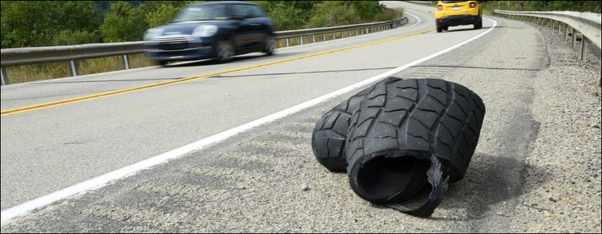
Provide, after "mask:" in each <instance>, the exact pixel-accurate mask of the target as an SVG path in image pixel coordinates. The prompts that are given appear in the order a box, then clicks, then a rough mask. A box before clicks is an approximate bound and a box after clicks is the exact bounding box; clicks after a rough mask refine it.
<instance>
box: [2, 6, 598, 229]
mask: <svg viewBox="0 0 602 234" xmlns="http://www.w3.org/2000/svg"><path fill="white" fill-rule="evenodd" d="M389 4H392V5H401V6H409V4H406V3H397V2H393V3H389ZM412 7H413V8H419V9H422V10H427V11H428V8H425V7H422V6H421V7H415V6H412ZM422 10H408V12H409V13H411V14H412V15H415V16H416V17H418V20H417V19H415V18H414V17H409V18H410V23H409V24H408V25H407V26H404V27H402V28H399V29H396V30H391V31H387V32H382V33H376V34H370V35H365V36H360V37H356V38H348V39H342V40H340V41H334V42H326V43H319V44H314V45H306V46H301V47H297V48H287V49H281V50H279V51H278V55H277V56H274V57H263V56H261V55H259V54H258V55H248V56H243V57H241V58H239V59H238V60H237V61H236V62H234V63H229V64H225V65H215V64H211V63H210V62H197V63H189V64H183V65H176V66H172V67H169V68H147V69H139V70H134V71H125V72H118V73H111V74H98V75H92V76H85V77H77V78H69V79H59V80H52V81H46V82H38V83H31V84H24V85H14V86H7V87H2V110H5V109H10V108H16V107H21V106H28V105H34V104H40V103H46V102H52V101H57V100H63V99H71V98H76V97H80V96H85V95H90V94H95V93H99V92H105V91H113V90H119V89H126V88H131V87H136V86H140V85H147V84H152V83H156V82H160V81H165V80H170V79H178V78H182V77H193V76H199V75H203V74H209V73H214V72H220V71H227V70H232V69H236V68H243V67H249V66H256V65H260V64H265V63H269V62H275V61H281V60H285V59H290V58H295V57H300V56H308V55H312V54H317V53H321V52H324V51H331V50H337V49H341V48H348V47H353V46H355V47H357V48H354V49H350V50H345V51H341V52H336V53H331V54H325V55H320V56H315V57H313V56H311V57H308V58H306V59H303V60H298V61H293V62H287V63H282V64H277V65H272V66H267V67H262V68H256V69H249V70H245V71H240V72H235V73H229V74H225V75H222V76H218V77H209V78H204V79H198V80H194V81H191V82H186V83H182V84H175V85H170V86H165V87H160V88H155V89H148V90H144V91H139V92H132V93H126V94H123V95H116V96H111V97H107V98H102V99H97V100H92V101H87V102H80V103H74V104H71V105H64V106H57V107H53V108H48V109H41V110H37V111H31V112H26V113H21V114H16V115H11V116H6V117H2V118H1V121H2V123H1V124H2V136H1V141H2V144H1V145H2V160H1V163H2V197H1V199H2V210H3V216H4V214H5V213H4V211H6V210H7V209H9V208H11V207H15V206H17V207H18V206H19V205H20V204H23V203H24V202H26V201H29V200H32V199H35V198H38V197H42V196H44V195H47V194H50V193H52V192H55V191H60V190H61V189H64V188H67V187H69V186H71V185H74V184H77V183H80V182H85V181H88V180H90V179H93V178H97V177H98V176H101V175H104V174H106V173H109V172H113V171H115V170H117V169H119V168H123V167H125V166H128V165H132V164H134V163H136V162H140V161H143V160H146V159H149V158H152V157H154V156H157V155H160V154H163V153H165V152H169V151H170V150H173V149H177V148H179V147H181V146H183V145H186V144H188V143H193V142H197V141H199V140H201V139H205V138H207V137H210V136H214V135H215V134H220V133H223V132H224V131H227V130H229V129H232V128H236V127H238V126H241V125H244V124H246V123H249V122H251V121H254V120H258V119H261V118H263V117H265V116H271V115H272V114H274V113H277V112H278V113H279V111H282V110H285V109H287V108H290V107H293V106H296V105H298V104H300V103H305V102H307V101H309V100H313V99H315V98H317V97H321V96H323V95H325V94H329V93H332V92H335V91H337V90H340V89H342V88H345V87H348V86H350V85H353V84H356V83H358V82H362V81H365V80H366V79H368V78H371V77H375V76H378V75H379V74H383V73H386V72H387V71H391V70H394V69H396V68H400V67H403V66H404V65H407V64H412V63H413V62H415V61H417V60H420V59H422V58H425V57H427V56H430V55H433V54H436V53H438V52H441V51H445V50H446V49H448V48H450V47H453V46H455V45H458V44H460V43H462V42H465V41H467V40H469V39H471V38H474V37H475V36H477V35H479V34H482V33H484V32H486V31H488V30H490V29H492V27H493V25H494V24H495V23H494V22H497V24H498V26H497V28H495V29H494V30H492V31H490V33H488V34H486V35H484V36H483V37H482V38H480V39H478V40H474V41H471V42H470V43H468V44H466V45H463V46H462V47H460V48H457V49H456V50H453V51H450V52H449V53H446V54H443V55H441V56H438V57H436V58H433V59H431V60H428V61H425V62H424V63H421V64H414V65H413V66H411V67H410V68H408V69H405V70H403V71H399V72H398V73H395V75H396V76H399V77H402V78H440V79H446V80H449V81H453V82H457V83H461V84H463V85H464V86H466V87H468V88H470V89H473V90H474V91H475V92H477V93H478V94H479V95H480V96H481V97H482V98H483V100H484V102H485V104H486V105H487V108H488V114H487V116H486V120H485V124H484V127H483V133H482V137H481V142H480V144H479V148H478V149H477V152H476V153H475V157H474V158H473V160H474V161H473V163H472V164H471V168H470V169H469V171H468V174H467V175H466V179H465V180H463V181H462V182H460V183H458V184H454V185H452V186H451V187H450V190H449V192H448V193H447V194H446V199H445V201H444V203H443V204H442V206H441V207H440V208H439V209H437V211H436V213H435V215H434V217H435V218H434V219H429V220H424V219H417V218H413V217H410V216H407V215H404V214H401V213H398V212H395V211H392V210H390V209H384V208H381V207H375V206H371V205H370V204H368V203H367V202H365V201H363V200H362V199H360V198H359V197H357V196H356V195H355V194H354V193H353V191H351V189H350V188H349V186H348V182H347V177H346V175H344V174H331V173H329V172H327V171H326V170H325V169H324V168H322V167H321V166H320V165H319V164H318V163H317V162H316V161H315V160H314V158H313V153H312V151H311V146H310V138H311V131H312V129H313V126H314V124H315V122H316V121H317V120H318V119H319V118H320V116H321V115H322V114H323V113H325V111H327V110H329V109H330V108H332V107H333V106H334V105H336V104H337V103H339V102H341V101H342V100H344V99H345V98H347V97H349V96H350V95H352V94H353V93H354V92H350V93H346V94H344V95H341V96H337V97H335V98H332V99H329V100H327V101H326V102H322V103H319V104H316V105H312V106H310V107H308V108H307V109H304V110H302V111H300V112H296V113H293V114H291V115H288V116H285V117H283V118H280V119H277V120H276V121H275V122H271V123H268V124H265V125H262V126H261V127H258V128H253V129H251V130H249V131H245V132H243V133H240V134H236V135H235V136H233V137H231V138H228V139H226V140H225V141H223V142H219V143H217V144H213V145H210V146H208V147H206V148H203V149H202V150H200V151H197V152H194V153H191V154H188V155H186V156H185V157H182V158H180V159H177V160H173V161H170V162H169V163H166V164H162V165H160V166H157V167H154V168H152V169H150V170H145V171H142V172H140V173H139V174H137V175H135V176H132V177H129V178H126V179H123V180H119V181H116V182H114V183H112V184H110V185H108V186H106V187H103V188H100V189H97V190H94V191H93V192H90V193H87V194H85V195H82V196H78V197H75V198H71V199H67V200H61V201H59V202H55V203H53V204H51V205H50V206H43V207H41V208H42V209H40V210H37V211H34V212H33V213H31V214H27V215H25V216H23V217H17V218H15V219H14V220H11V222H8V223H7V224H6V225H5V224H4V223H3V226H2V232H3V233H4V232H59V231H60V232H316V231H321V232H500V231H520V230H521V229H518V228H519V227H518V226H517V225H516V222H518V221H517V220H520V219H521V218H523V217H521V216H520V214H515V213H513V211H514V210H515V209H516V208H517V207H520V206H521V205H522V202H521V201H520V199H519V197H520V196H521V195H522V193H524V190H523V185H524V184H525V181H524V180H525V179H524V175H525V173H526V172H525V171H526V168H527V165H525V158H526V157H527V155H529V154H530V153H531V152H530V147H531V146H530V145H531V143H532V142H534V141H535V139H536V138H537V133H538V130H539V123H538V122H537V121H536V120H534V116H532V113H531V112H532V111H531V110H532V109H533V105H532V104H533V100H534V98H535V92H534V88H533V84H532V83H530V82H525V80H535V79H536V77H537V76H538V74H539V73H541V72H542V70H543V69H545V68H546V66H547V65H548V57H547V56H548V54H547V51H546V44H545V41H544V39H543V37H542V36H541V34H540V33H539V32H538V31H537V29H536V28H534V27H533V26H531V25H528V24H525V23H521V22H515V21H508V20H505V19H499V18H495V21H490V20H486V21H484V23H485V25H484V26H485V27H484V28H483V29H482V30H472V29H470V28H471V27H456V28H452V29H451V30H450V31H449V32H446V33H440V34H437V33H434V32H432V29H433V27H434V24H435V23H434V19H433V17H432V16H431V15H430V14H429V13H426V12H424V11H422ZM426 31H430V32H426ZM417 33H419V34H417ZM407 35H412V36H407ZM385 40H386V42H383V43H378V44H374V42H379V41H385ZM368 44H369V45H368ZM360 45H366V46H360ZM356 91H358V90H357V89H356ZM302 185H307V186H308V188H309V189H308V190H303V189H302V188H301V186H302ZM507 214H508V215H512V217H507V216H506V215H507ZM586 230H587V229H586Z"/></svg>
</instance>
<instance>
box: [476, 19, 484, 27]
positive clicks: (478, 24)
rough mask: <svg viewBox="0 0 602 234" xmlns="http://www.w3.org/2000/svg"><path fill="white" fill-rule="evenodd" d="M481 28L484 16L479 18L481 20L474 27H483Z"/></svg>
mask: <svg viewBox="0 0 602 234" xmlns="http://www.w3.org/2000/svg"><path fill="white" fill-rule="evenodd" d="M481 28H483V18H481V19H480V20H479V22H478V23H476V24H475V25H474V29H481Z"/></svg>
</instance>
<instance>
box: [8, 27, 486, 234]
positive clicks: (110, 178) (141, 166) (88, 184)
mask: <svg viewBox="0 0 602 234" xmlns="http://www.w3.org/2000/svg"><path fill="white" fill-rule="evenodd" d="M487 20H490V21H492V22H493V26H492V27H491V28H490V29H489V30H487V31H485V32H483V33H481V34H479V35H477V36H475V37H472V38H471V39H468V40H467V41H464V42H462V43H460V44H457V45H455V46H453V47H450V48H448V49H445V50H443V51H440V52H437V53H435V54H432V55H430V56H428V57H425V58H422V59H420V60H417V61H414V62H412V63H409V64H406V65H404V66H401V67H398V68H396V69H393V70H390V71H388V72H385V73H383V74H380V75H378V76H375V77H372V78H369V79H367V80H364V81H361V82H359V83H356V84H353V85H351V86H348V87H346V88H343V89H340V90H337V91H335V92H332V93H329V94H326V95H324V96H321V97H318V98H316V99H313V100H310V101H308V102H305V103H302V104H299V105H296V106H294V107H291V108H288V109H286V110H283V111H280V112H278V113H275V114H272V115H269V116H266V117H263V118H261V119H258V120H255V121H253V122H250V123H247V124H244V125H241V126H238V127H235V128H233V129H230V130H227V131H225V132H222V133H219V134H216V135H213V136H210V137H208V138H205V139H202V140H200V141H197V142H195V143H192V144H189V145H186V146H183V147H181V148H178V149H175V150H172V151H169V152H167V153H164V154H161V155H158V156H155V157H152V158H149V159H146V160H144V161H141V162H138V163H136V164H133V165H130V166H127V167H124V168H121V169H119V170H116V171H113V172H110V173H107V174H104V175H102V176H99V177H96V178H94V179H91V180H88V181H85V182H82V183H79V184H76V185H74V186H71V187H69V188H66V189H63V190H60V191H57V192H54V193H51V194H49V195H46V196H43V197H40V198H37V199H34V200H31V201H28V202H26V203H23V204H21V205H18V206H15V207H12V208H10V209H7V210H4V211H2V213H1V216H2V223H1V226H4V225H5V224H7V223H9V221H10V220H11V219H13V218H15V217H17V216H22V215H25V214H27V213H29V212H31V211H34V210H36V209H40V208H43V207H45V206H48V205H50V204H52V203H54V202H57V201H60V200H63V199H67V198H70V197H73V196H77V195H83V194H85V193H86V192H90V191H92V190H95V189H99V188H102V187H104V186H106V185H109V184H111V183H114V182H116V181H118V180H121V179H125V178H127V177H130V176H132V175H135V174H137V173H139V172H141V171H143V170H147V169H150V168H152V167H155V166H157V165H161V164H164V163H167V162H168V161H170V160H174V159H177V158H180V157H183V156H186V155H189V154H191V153H194V152H196V151H199V150H201V149H204V148H206V147H208V146H210V145H213V144H216V143H218V142H221V141H224V140H226V139H228V138H230V137H232V136H235V135H238V134H240V133H242V132H245V131H248V130H250V129H252V128H255V127H258V126H261V125H264V124H267V123H270V122H273V121H275V120H278V119H281V118H284V117H286V116H288V115H291V114H294V113H297V112H299V111H301V110H304V109H306V108H309V107H312V106H315V105H318V104H320V103H322V102H325V101H327V100H329V99H332V98H334V97H337V96H340V95H343V94H346V93H349V92H351V91H353V90H355V89H358V88H361V87H363V86H366V85H369V84H371V83H374V82H376V81H378V80H381V79H384V78H386V77H389V76H391V75H393V74H396V73H398V72H401V71H403V70H405V69H408V68H409V67H412V66H414V65H417V64H420V63H423V62H425V61H428V60H431V59H433V58H436V57H438V56H441V55H443V54H446V53H448V52H450V51H452V50H455V49H457V48H459V47H461V46H463V45H466V44H468V43H470V42H472V41H474V40H477V39H479V38H481V37H482V36H484V35H486V34H488V33H489V32H491V31H492V30H493V29H495V28H496V26H497V22H496V21H495V20H492V19H487Z"/></svg>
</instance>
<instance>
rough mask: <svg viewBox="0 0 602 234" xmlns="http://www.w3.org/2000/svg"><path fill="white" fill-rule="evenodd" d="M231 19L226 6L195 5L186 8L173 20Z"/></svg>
mask: <svg viewBox="0 0 602 234" xmlns="http://www.w3.org/2000/svg"><path fill="white" fill-rule="evenodd" d="M227 19H230V16H229V15H228V13H227V11H226V6H223V5H221V6H219V5H216V6H193V7H187V8H184V9H183V10H182V11H181V12H180V14H179V15H178V16H177V17H176V18H175V19H174V20H173V21H174V22H186V21H201V20H227Z"/></svg>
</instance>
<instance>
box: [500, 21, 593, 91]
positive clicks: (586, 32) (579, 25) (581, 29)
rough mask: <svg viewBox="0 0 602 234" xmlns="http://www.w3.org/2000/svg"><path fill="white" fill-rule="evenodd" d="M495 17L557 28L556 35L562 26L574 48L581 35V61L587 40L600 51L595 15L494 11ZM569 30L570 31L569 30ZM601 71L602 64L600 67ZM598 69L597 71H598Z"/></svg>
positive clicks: (585, 50) (584, 59)
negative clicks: (578, 35)
mask: <svg viewBox="0 0 602 234" xmlns="http://www.w3.org/2000/svg"><path fill="white" fill-rule="evenodd" d="M495 14H496V15H503V16H505V17H507V18H511V19H514V20H522V21H526V22H531V23H535V24H537V25H541V26H543V27H547V28H550V27H551V28H552V30H556V26H557V27H558V33H563V32H562V26H564V39H565V40H567V39H568V38H569V31H570V34H571V35H572V36H571V37H570V38H571V45H572V46H573V47H575V44H576V43H577V38H578V37H577V34H581V35H582V38H581V48H580V53H579V57H580V59H581V60H582V61H584V62H585V61H586V60H587V45H588V42H587V41H588V40H590V41H592V43H593V44H595V45H596V46H597V47H598V49H601V43H600V26H601V18H602V17H601V16H600V14H595V13H589V12H588V13H582V12H570V11H548V12H540V11H502V10H495ZM569 28H570V30H569ZM600 67H601V68H600V69H602V64H601V65H600ZM600 69H599V70H600ZM598 86H602V78H601V79H600V81H599V82H598Z"/></svg>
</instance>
